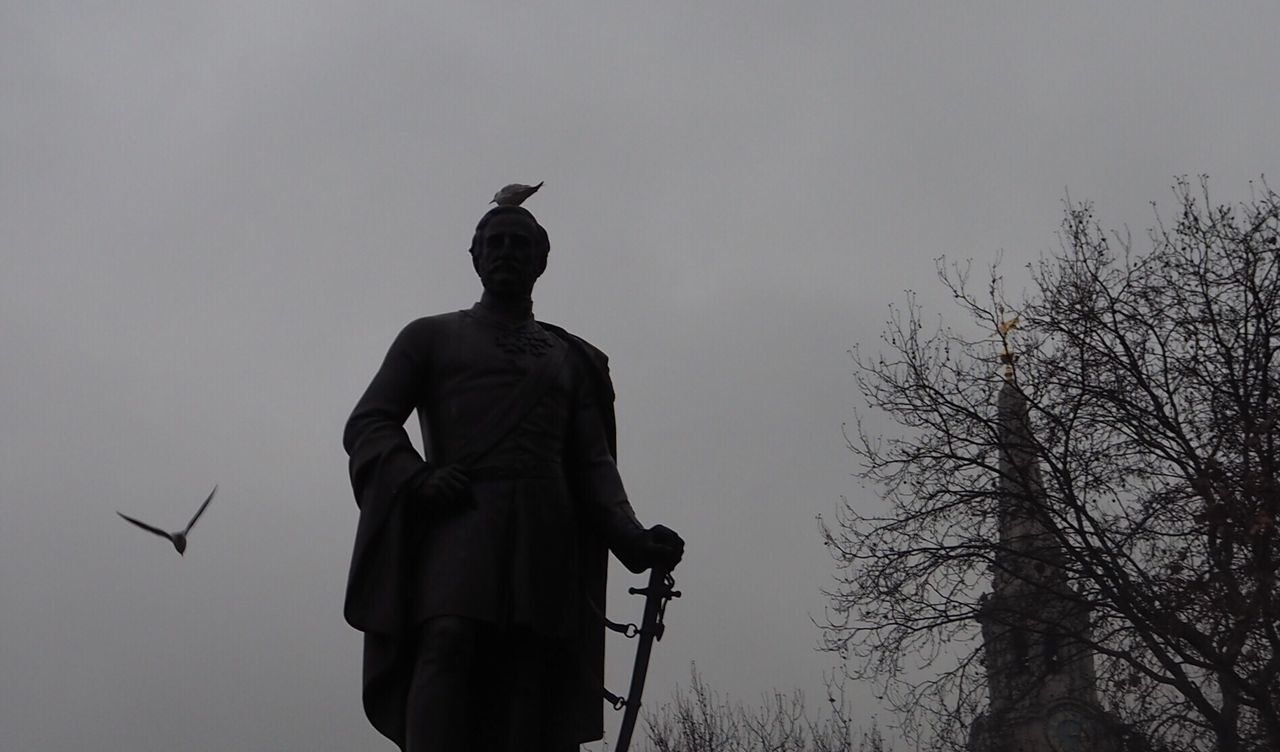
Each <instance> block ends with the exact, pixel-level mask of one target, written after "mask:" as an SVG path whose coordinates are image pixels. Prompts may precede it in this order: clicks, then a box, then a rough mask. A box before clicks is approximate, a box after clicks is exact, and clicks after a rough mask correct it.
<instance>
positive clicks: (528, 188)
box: [489, 181, 545, 206]
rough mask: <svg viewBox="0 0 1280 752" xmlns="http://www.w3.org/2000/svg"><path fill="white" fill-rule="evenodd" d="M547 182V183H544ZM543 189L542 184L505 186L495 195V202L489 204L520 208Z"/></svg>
mask: <svg viewBox="0 0 1280 752" xmlns="http://www.w3.org/2000/svg"><path fill="white" fill-rule="evenodd" d="M544 182H545V181H544ZM541 187H542V183H541V182H540V183H538V184H537V185H522V184H521V183H512V184H511V185H508V186H505V187H503V188H502V190H500V191H498V192H497V193H495V194H493V200H492V201H490V202H489V203H491V204H497V205H498V206H519V205H520V204H523V203H524V200H525V199H527V198H529V197H530V196H532V195H533V194H535V193H537V192H538V189H539V188H541Z"/></svg>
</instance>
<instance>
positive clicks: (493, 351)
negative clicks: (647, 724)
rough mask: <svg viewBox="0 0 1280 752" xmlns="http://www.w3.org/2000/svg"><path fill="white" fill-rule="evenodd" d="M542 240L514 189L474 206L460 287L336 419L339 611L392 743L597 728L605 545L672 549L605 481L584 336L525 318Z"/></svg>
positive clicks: (674, 538) (608, 395)
mask: <svg viewBox="0 0 1280 752" xmlns="http://www.w3.org/2000/svg"><path fill="white" fill-rule="evenodd" d="M549 251H550V243H549V241H548V238H547V233H546V231H545V230H544V229H543V228H542V227H541V225H539V224H538V222H537V220H536V219H535V218H534V216H533V215H532V214H531V213H530V212H529V211H528V210H526V209H524V208H523V207H520V206H518V205H502V204H500V205H499V206H498V207H496V208H494V209H492V210H490V211H489V212H488V213H487V214H485V215H484V217H483V218H482V219H481V220H480V223H479V224H478V226H477V227H476V231H475V235H474V237H473V238H472V242H471V261H472V265H473V266H474V268H475V270H476V273H477V274H478V275H479V277H480V281H481V283H482V285H483V287H484V292H483V295H482V296H481V299H480V302H478V303H476V304H475V305H474V306H473V307H472V308H470V309H469V310H464V311H457V312H453V313H445V314H441V315H436V316H428V317H425V318H420V319H417V320H416V321H413V322H411V323H410V324H408V325H407V326H406V327H405V328H404V329H403V330H402V331H401V332H400V334H399V335H398V336H397V337H396V338H395V341H394V342H393V343H392V345H391V348H390V350H389V351H388V353H387V355H386V358H385V360H384V361H383V363H382V366H381V368H379V370H378V372H377V374H376V375H375V376H374V377H373V381H372V383H370V384H369V387H368V389H367V390H366V391H365V393H364V396H362V397H361V398H360V401H359V403H358V404H357V405H356V407H355V410H354V411H353V412H352V414H351V417H350V419H349V420H348V421H347V425H346V430H345V431H344V434H343V446H344V447H345V448H346V450H347V453H348V455H349V456H350V458H351V461H350V471H351V484H352V487H353V489H354V491H355V496H356V502H357V504H358V505H359V507H360V519H359V524H358V527H357V531H356V541H355V550H354V553H353V556H352V562H351V572H350V578H349V580H348V584H347V595H346V603H345V608H344V612H345V616H346V618H347V621H348V622H349V623H350V624H351V625H352V626H353V627H355V628H356V629H359V630H361V631H362V632H364V683H363V695H364V706H365V711H366V713H367V715H368V717H369V719H370V721H371V722H372V723H373V725H374V726H375V727H376V728H377V729H378V731H380V732H381V733H382V734H384V735H386V736H387V737H389V738H390V739H392V740H393V741H395V742H396V744H397V745H399V746H400V747H401V749H403V750H406V751H407V752H418V751H419V750H428V749H429V750H433V751H437V750H439V751H447V750H468V751H477V750H480V751H485V752H488V751H494V752H497V751H499V750H521V752H567V751H568V750H576V749H577V748H578V744H580V743H582V742H586V741H592V740H595V739H599V738H600V737H601V736H602V734H603V706H602V701H601V690H602V684H601V674H602V672H603V657H604V618H603V613H602V609H603V606H604V586H605V571H606V564H607V552H608V551H612V552H613V553H614V555H615V556H617V558H618V559H619V560H620V561H621V562H622V563H623V564H624V565H625V566H626V567H627V568H628V569H630V570H631V571H632V572H642V571H644V570H646V569H649V568H651V567H655V566H656V567H660V568H663V569H670V568H671V567H674V566H675V565H676V564H677V563H678V562H679V560H680V558H681V556H682V555H683V551H684V541H683V540H681V538H680V536H679V535H677V534H676V533H674V532H673V531H671V530H670V529H668V528H665V527H663V526H661V525H655V526H653V527H651V528H645V527H643V526H641V524H640V523H639V522H638V521H637V520H636V516H635V513H634V512H633V511H632V508H631V504H630V502H629V501H628V499H627V496H626V492H625V491H624V489H623V485H622V481H621V479H620V478H619V475H618V470H617V466H616V464H615V456H616V443H615V436H614V434H615V428H614V413H613V387H612V383H611V381H610V379H609V372H608V363H607V359H606V358H605V355H604V353H602V352H601V351H600V350H597V349H596V348H595V347H593V346H592V345H590V344H589V343H587V342H586V341H584V340H582V339H580V338H578V337H576V336H574V335H572V334H570V333H568V332H566V331H565V330H563V329H561V328H559V327H556V326H552V325H550V324H545V323H542V322H538V321H536V320H535V319H534V317H533V313H532V305H533V304H532V297H531V295H532V292H533V286H534V283H535V282H536V281H537V279H538V277H539V276H540V275H541V274H542V272H543V271H544V270H545V269H546V266H547V258H548V253H549ZM414 410H417V412H418V419H419V421H420V423H421V427H422V436H423V443H424V445H425V447H424V448H425V455H426V458H425V459H424V458H423V457H422V456H420V455H419V454H418V452H417V451H416V450H415V449H414V448H413V446H412V445H411V443H410V441H409V436H408V434H407V433H406V431H405V429H404V423H405V421H406V420H407V419H408V417H409V414H410V413H411V412H412V411H414Z"/></svg>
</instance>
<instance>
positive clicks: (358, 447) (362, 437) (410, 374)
mask: <svg viewBox="0 0 1280 752" xmlns="http://www.w3.org/2000/svg"><path fill="white" fill-rule="evenodd" d="M429 349H430V342H429V332H428V331H427V329H426V327H425V325H424V323H423V322H422V320H419V321H415V322H413V323H410V324H409V325H408V326H406V327H405V328H404V329H402V330H401V331H400V333H399V334H398V335H397V336H396V338H395V341H394V342H392V343H391V347H390V348H389V349H388V350H387V355H386V357H385V358H384V359H383V361H382V365H381V366H380V367H379V368H378V372H377V373H376V374H374V377H373V380H372V381H371V382H370V383H369V386H368V388H367V389H365V391H364V394H363V395H362V396H361V397H360V400H359V402H357V403H356V406H355V409H354V410H352V411H351V417H349V418H348V419H347V423H346V427H345V428H344V430H343V432H342V446H343V448H344V449H346V451H347V455H348V456H349V457H350V458H351V466H350V467H351V484H352V487H353V489H354V491H355V495H356V501H357V503H359V502H360V500H361V499H362V498H363V497H364V495H365V494H364V491H365V485H366V483H367V482H368V480H369V479H370V478H371V477H372V476H373V475H374V470H375V469H377V470H378V472H377V473H376V475H377V477H378V478H379V483H380V484H381V485H382V487H383V488H384V489H385V490H387V491H390V492H391V493H392V494H393V495H394V493H395V492H396V491H398V490H399V489H400V488H402V487H403V486H404V484H405V483H406V482H407V481H409V480H410V479H411V478H413V477H415V476H417V475H418V474H420V473H424V472H427V471H428V470H429V468H428V466H427V464H426V463H425V462H424V461H423V459H422V456H421V455H420V454H418V450H417V449H415V448H414V446H413V443H412V442H411V441H410V440H409V433H408V432H407V431H405V428H404V424H405V421H406V420H408V418H409V415H410V413H412V412H413V410H414V408H415V407H417V405H418V401H419V397H420V394H421V389H422V387H423V385H424V383H425V370H426V369H425V366H426V363H425V359H426V357H427V353H428V352H429Z"/></svg>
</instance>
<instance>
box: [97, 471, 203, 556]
mask: <svg viewBox="0 0 1280 752" xmlns="http://www.w3.org/2000/svg"><path fill="white" fill-rule="evenodd" d="M217 492H218V487H217V486H216V485H215V486H214V487H213V490H212V491H210V492H209V496H208V497H207V498H206V499H205V500H204V503H203V504H201V505H200V508H199V509H197V510H196V513H195V516H194V517H192V518H191V521H190V522H188V523H187V526H186V527H185V528H183V529H182V530H179V531H177V532H173V533H168V532H165V531H164V530H161V529H160V528H158V527H152V526H150V525H148V524H147V523H145V522H142V521H141V520H135V519H134V518H132V517H130V516H129V515H127V514H125V513H124V512H120V511H117V512H116V514H118V515H120V516H121V517H123V518H125V520H127V521H129V522H132V523H133V524H135V525H137V526H138V527H140V528H142V529H143V530H146V531H147V532H149V533H155V534H156V535H158V536H160V537H161V538H168V539H169V542H171V543H173V547H174V548H176V549H178V555H179V556H182V555H183V553H184V552H185V551H186V550H187V535H189V534H190V533H191V528H192V527H194V526H195V524H196V520H198V519H200V515H202V514H204V509H205V507H207V506H209V502H211V501H213V495H214V494H216V493H217Z"/></svg>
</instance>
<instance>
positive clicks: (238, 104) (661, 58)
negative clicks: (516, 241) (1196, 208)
mask: <svg viewBox="0 0 1280 752" xmlns="http://www.w3.org/2000/svg"><path fill="white" fill-rule="evenodd" d="M371 5H372V7H370V6H371ZM1030 5H1038V6H1039V7H1040V8H1042V9H1041V10H1035V9H1030V8H1029V7H1028V6H1030ZM1128 5H1129V6H1130V7H1128V8H1127V9H1123V8H1116V7H1114V6H1113V4H1111V3H1069V4H1063V3H1054V4H1052V6H1053V7H1052V8H1051V9H1050V7H1049V6H1050V4H1048V3H1043V4H1028V3H1013V2H1010V3H968V4H961V3H931V4H924V3H892V4H891V3H850V2H830V3H794V4H784V3H726V2H701V3H613V4H595V3H580V4H571V3H545V4H539V3H494V2H468V3H463V2H438V3H430V4H427V3H378V4H369V3H336V2H312V3H302V2H257V1H256V0H255V1H253V2H249V1H245V2H231V3H217V4H212V3H169V2H166V3H159V2H154V3H129V4H123V3H121V4H118V5H115V4H108V3H66V4H55V3H48V4H45V3H39V4H37V3H21V4H20V3H16V2H2V3H0V262H2V263H3V266H2V268H3V273H2V274H0V322H2V323H0V351H2V352H3V353H4V366H3V367H2V368H0V498H2V506H0V745H2V746H3V747H4V748H5V749H30V750H36V749H38V750H42V751H49V752H58V751H60V750H68V751H70V750H80V749H90V748H93V749H104V750H116V749H119V750H125V749H128V750H137V751H138V752H147V751H148V750H170V749H181V750H192V751H194V752H201V751H204V750H208V751H211V752H212V751H218V752H222V751H224V750H264V751H274V750H295V749H298V750H301V749H307V750H354V749H360V750H379V749H387V748H388V747H389V745H388V744H386V743H384V742H383V741H382V740H381V738H380V737H378V736H377V735H376V733H375V732H373V731H372V729H371V728H370V727H369V726H368V725H367V723H366V722H365V720H364V718H363V715H362V713H361V710H360V706H359V659H360V644H359V636H358V634H357V633H356V632H354V631H353V630H351V629H350V628H349V627H347V626H346V624H345V623H344V622H343V621H342V617H341V598H342V592H343V587H344V584H345V578H346V568H347V560H348V555H349V553H350V545H351V539H352V535H353V532H354V526H355V519H356V515H355V505H354V503H353V501H352V498H351V492H350V487H349V485H348V482H347V477H346V458H345V455H344V454H343V452H342V449H341V446H340V433H341V428H342V424H343V421H344V420H345V418H346V416H347V414H348V412H349V411H350V409H351V407H352V406H353V405H354V403H355V400H356V398H357V397H358V396H359V394H360V392H361V391H362V390H363V388H364V386H365V385H366V383H367V382H368V379H369V378H370V377H371V376H372V374H373V371H374V369H375V368H376V366H377V364H378V362H379V361H380V359H381V357H382V355H383V353H384V352H385V349H386V347H387V345H388V344H389V343H390V341H391V338H392V337H393V336H394V334H395V333H396V331H398V330H399V328H400V327H401V326H402V325H403V324H404V323H406V322H407V321H409V320H410V319H412V318H415V317H417V316H420V315H424V314H428V313H436V312H442V311H448V310H454V309H458V308H463V307H466V306H469V305H470V304H471V303H472V302H473V301H474V300H475V299H476V297H477V296H478V291H479V285H478V283H477V281H476V280H475V277H474V274H473V272H472V271H471V268H470V264H469V261H468V259H467V257H466V255H465V253H464V251H465V248H466V245H467V243H468V242H469V238H470V233H471V230H472V228H473V227H474V224H475V222H476V220H477V219H478V218H479V216H480V215H481V214H482V213H483V211H484V210H485V208H486V202H487V201H488V199H489V197H490V196H492V194H493V192H494V191H495V190H496V189H497V188H498V187H500V186H502V185H503V184H505V183H509V182H513V181H520V182H537V181H539V180H545V181H546V186H545V187H544V188H543V189H542V191H541V192H540V193H539V194H538V195H537V196H535V197H534V198H532V199H530V201H529V203H528V207H529V208H530V209H531V210H532V211H534V212H535V213H536V214H537V215H538V217H539V219H540V220H541V221H542V223H543V224H544V225H545V226H546V227H547V228H548V231H549V232H550V235H551V240H552V248H553V250H552V256H551V266H550V269H549V271H548V273H547V275H546V276H545V277H544V278H543V280H542V282H541V283H540V285H539V288H538V290H537V291H536V293H535V299H536V301H537V303H536V306H535V311H536V312H537V313H538V315H539V317H540V318H543V319H545V320H548V321H552V322H556V323H559V324H562V325H564V326H566V327H568V328H570V329H572V330H574V331H576V332H578V333H579V334H582V335H583V336H585V337H587V338H588V339H591V340H592V341H594V342H595V343H596V344H598V345H599V346H600V347H602V348H603V349H605V350H606V351H607V352H609V353H610V355H611V358H612V364H613V371H614V377H615V381H616V387H617V390H618V395H619V396H618V404H617V407H618V413H619V420H620V443H621V447H620V449H621V451H620V455H621V456H620V466H621V469H622V472H623V477H624V479H625V480H626V481H627V484H628V488H629V490H630V493H631V495H632V497H633V499H634V504H635V506H636V508H637V510H638V512H639V514H640V516H641V518H642V520H644V521H645V522H646V523H649V524H652V523H654V522H662V523H664V524H667V525H669V526H671V527H673V528H676V529H677V530H679V531H680V532H681V533H682V534H683V535H684V536H685V538H686V539H687V541H688V544H689V552H688V555H687V558H686V561H685V564H684V565H683V566H682V568H681V570H680V571H679V572H678V579H679V585H680V587H681V589H683V590H684V591H685V593H686V596H685V598H684V599H682V600H680V601H677V602H676V603H675V604H673V605H672V606H671V608H670V609H669V612H668V623H669V625H670V626H669V630H668V635H667V637H666V639H664V640H663V641H662V643H661V644H660V645H659V646H658V648H657V651H656V655H655V660H654V665H653V668H652V671H651V674H650V683H649V687H650V693H651V694H650V696H649V697H650V700H651V701H652V702H655V703H656V702H658V701H660V700H662V699H665V698H666V697H667V696H668V694H669V693H670V691H671V690H672V689H673V688H674V687H675V686H677V685H678V684H682V683H684V682H685V681H686V680H687V677H688V667H689V664H690V662H691V661H696V662H697V664H698V666H699V669H700V670H701V671H702V673H703V674H704V676H705V678H706V679H707V680H708V681H710V682H711V683H712V684H713V685H715V686H717V687H719V688H721V689H725V690H728V691H730V692H732V693H733V694H734V696H736V697H738V698H741V699H744V700H748V701H752V700H754V699H756V698H757V697H758V696H759V695H760V693H761V692H763V691H765V690H767V689H768V688H770V687H774V686H776V687H780V688H783V689H789V688H791V687H800V688H803V689H805V690H806V691H807V692H808V693H809V694H810V699H811V702H810V704H811V705H813V706H819V705H821V704H823V703H821V702H820V700H821V699H823V695H822V694H821V683H822V682H821V679H822V673H823V670H824V669H825V668H827V667H828V666H830V665H831V664H830V657H829V656H825V655H820V654H816V653H814V652H813V650H812V648H813V646H814V645H815V644H816V642H817V638H818V633H817V631H816V630H815V629H814V627H813V626H812V624H811V622H810V617H811V616H820V615H821V610H822V607H823V599H822V597H821V595H820V592H819V590H820V588H821V587H823V586H824V585H826V584H827V583H828V577H829V575H830V567H829V563H828V560H827V558H826V555H825V553H824V551H823V548H822V546H821V544H820V541H819V539H818V536H817V533H816V524H815V521H814V517H815V515H818V514H828V515H829V514H830V513H831V512H832V511H833V510H834V509H835V507H836V506H837V504H838V503H839V501H840V497H841V495H848V496H849V497H850V498H851V500H852V501H853V502H854V503H857V504H860V505H864V504H865V505H873V504H875V503H876V499H875V495H874V492H873V491H870V490H864V489H862V488H860V487H859V485H858V484H857V483H856V482H855V481H854V480H853V479H852V478H851V477H850V473H851V472H852V471H853V469H854V466H853V460H852V458H851V457H850V456H849V455H848V454H847V452H846V451H845V449H844V446H843V443H842V439H841V432H840V431H841V423H842V422H844V421H846V420H848V419H850V418H851V417H852V415H853V407H854V405H856V404H857V398H856V394H855V392H854V389H853V382H852V379H851V377H850V371H851V368H852V367H851V363H850V360H849V358H848V355H847V353H846V350H847V349H848V347H849V346H851V345H853V344H855V343H858V342H863V343H868V344H871V345H874V343H875V340H876V336H877V334H878V332H879V331H880V329H881V327H882V322H883V320H884V319H885V317H886V315H887V306H888V305H889V304H890V303H893V302H900V301H901V300H902V297H903V296H902V290H903V289H905V288H915V289H918V290H920V291H921V293H922V300H923V301H924V302H925V303H926V305H929V306H931V307H933V308H943V307H944V306H945V303H946V301H945V299H944V298H943V296H941V295H940V294H939V292H940V291H939V288H938V286H937V285H936V284H935V282H934V278H933V269H934V261H933V259H934V258H935V257H937V256H939V255H941V254H947V255H948V256H952V257H958V258H967V257H973V258H975V259H976V260H978V261H979V262H980V263H985V262H987V261H989V260H991V259H993V258H994V257H995V256H996V254H997V253H998V252H999V251H1000V250H1001V249H1003V251H1004V256H1005V260H1006V264H1007V266H1008V267H1009V270H1010V272H1011V274H1013V275H1016V270H1017V269H1018V267H1020V266H1021V265H1022V264H1023V263H1024V262H1026V261H1029V260H1032V259H1034V258H1036V257H1037V256H1038V254H1040V253H1041V252H1043V251H1046V250H1050V249H1052V248H1054V247H1055V245H1056V240H1055V239H1054V236H1053V231H1054V230H1055V228H1056V226H1057V224H1058V221H1059V219H1060V216H1061V212H1062V199H1063V197H1064V195H1065V192H1066V191H1068V190H1069V191H1070V193H1071V196H1072V197H1073V198H1076V199H1084V198H1087V199H1091V200H1093V201H1095V202H1096V203H1097V205H1098V208H1099V215H1100V218H1101V219H1102V221H1103V222H1104V224H1108V225H1115V226H1119V225H1122V224H1124V223H1126V222H1127V223H1129V224H1130V226H1131V227H1132V228H1133V229H1134V230H1135V234H1136V233H1137V232H1140V231H1141V230H1142V229H1143V228H1145V227H1146V226H1147V225H1148V224H1149V223H1150V220H1151V217H1152V212H1151V209H1150V206H1149V203H1148V202H1150V201H1152V200H1156V201H1158V202H1161V203H1162V204H1165V205H1169V199H1170V196H1171V194H1170V191H1169V186H1170V185H1171V183H1172V180H1173V177H1174V176H1175V175H1179V174H1192V175H1194V174H1197V173H1208V174H1209V175H1210V176H1211V177H1212V180H1213V185H1214V186H1216V188H1217V194H1218V196H1219V198H1222V199H1224V200H1235V199H1239V198H1243V197H1244V196H1245V194H1246V191H1247V188H1248V185H1247V183H1248V181H1249V180H1250V179H1255V178H1257V177H1258V176H1259V175H1260V174H1264V173H1269V174H1275V173H1276V172H1277V171H1278V169H1277V168H1280V142H1278V141H1277V140H1276V138H1275V131H1276V124H1277V122H1280V96H1277V94H1276V89H1275V72H1276V71H1277V70H1280V52H1278V51H1277V48H1276V46H1275V39H1274V31H1275V29H1276V28H1280V6H1277V5H1276V4H1275V3H1272V2H1265V3H1264V2H1259V3H1247V4H1246V3H1235V4H1227V5H1226V7H1218V6H1215V7H1210V6H1209V4H1204V3H1163V2H1162V3H1142V4H1137V3H1135V4H1128ZM944 310H945V309H944ZM214 483H219V484H220V485H221V490H220V492H219V495H218V497H217V498H216V499H215V500H214V503H213V504H212V505H211V506H210V508H209V510H208V512H207V514H206V515H205V517H204V519H203V520H202V521H201V523H200V525H199V526H198V527H197V528H196V530H195V532H194V533H193V535H192V539H191V547H190V549H189V550H188V552H187V556H186V557H185V558H181V559H180V558H179V557H177V556H176V554H175V553H174V552H173V550H172V548H170V547H168V545H167V544H165V543H164V542H163V541H160V540H158V539H154V538H151V537H150V536H147V535H146V534H144V533H141V532H140V531H137V530H135V529H132V528H131V527H129V526H128V525H126V524H125V523H123V522H122V521H121V520H119V519H118V518H117V517H116V516H115V512H116V510H121V511H124V512H126V513H128V514H133V515H136V516H138V517H141V518H143V519H146V520H149V521H152V522H154V523H156V524H159V525H161V526H163V527H173V528H176V527H181V526H182V525H183V524H185V522H186V520H187V518H188V517H189V515H190V514H191V513H192V511H194V509H195V507H196V506H197V505H198V504H199V502H200V500H201V499H203V498H204V496H205V494H207V493H208V490H209V488H210V487H212V486H213V484H214ZM620 573H621V572H620V568H615V575H618V574H620ZM630 584H639V581H638V578H631V577H623V576H615V578H614V579H613V582H612V590H613V598H612V610H613V611H614V617H615V618H618V617H621V616H628V617H629V618H638V617H639V608H640V605H641V604H640V600H639V599H638V598H630V597H628V596H625V595H624V594H623V593H624V592H625V587H626V586H627V585H630ZM610 644H611V648H612V650H613V652H612V655H611V660H610V668H609V671H610V681H609V683H610V684H611V685H613V686H614V687H615V688H621V687H624V686H625V683H626V678H627V676H626V675H627V670H628V664H629V660H630V652H631V651H632V650H633V645H632V644H631V643H626V642H624V641H622V640H621V639H620V638H619V639H617V640H613V641H611V643H610ZM855 697H856V698H857V699H858V700H859V702H860V703H861V705H860V707H861V709H862V711H863V712H864V713H865V714H866V715H867V716H868V717H869V716H870V715H871V714H872V713H874V712H876V708H875V705H874V702H873V701H872V700H871V699H870V693H869V692H863V691H861V690H856V691H855ZM882 720H883V719H882ZM616 725H617V717H616V716H611V717H610V718H609V719H608V727H609V729H610V732H611V733H612V731H613V730H614V729H616Z"/></svg>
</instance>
